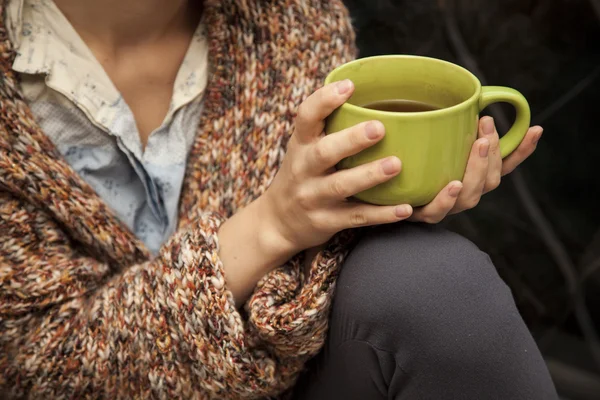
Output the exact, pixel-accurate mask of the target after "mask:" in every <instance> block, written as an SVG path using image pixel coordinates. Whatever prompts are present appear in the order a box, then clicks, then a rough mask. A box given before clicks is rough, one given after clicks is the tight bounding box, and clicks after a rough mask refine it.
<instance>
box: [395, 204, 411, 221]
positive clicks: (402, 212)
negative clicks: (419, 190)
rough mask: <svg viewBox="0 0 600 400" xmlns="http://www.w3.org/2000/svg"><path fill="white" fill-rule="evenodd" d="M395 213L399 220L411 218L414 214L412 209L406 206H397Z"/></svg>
mask: <svg viewBox="0 0 600 400" xmlns="http://www.w3.org/2000/svg"><path fill="white" fill-rule="evenodd" d="M394 213H395V214H396V217H398V218H406V217H408V216H410V214H412V207H411V206H409V205H406V204H405V205H402V206H397V207H396V209H395V210H394Z"/></svg>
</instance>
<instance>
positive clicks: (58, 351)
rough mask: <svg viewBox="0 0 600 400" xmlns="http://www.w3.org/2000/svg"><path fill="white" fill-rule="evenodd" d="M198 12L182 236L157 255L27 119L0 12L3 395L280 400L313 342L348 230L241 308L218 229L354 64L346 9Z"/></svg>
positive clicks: (218, 6) (303, 4)
mask: <svg viewBox="0 0 600 400" xmlns="http://www.w3.org/2000/svg"><path fill="white" fill-rule="evenodd" d="M4 11H5V2H4V0H0V17H2V16H3V13H4ZM205 13H206V15H205V17H206V21H207V26H208V35H209V46H210V65H211V71H212V76H211V78H210V82H209V86H208V88H207V92H206V99H205V108H204V111H203V114H202V117H201V121H200V125H199V128H198V134H197V137H196V140H195V144H194V146H193V149H192V150H191V153H190V156H189V160H188V166H187V171H186V178H185V182H184V188H183V192H182V197H181V204H180V223H179V228H178V232H177V233H176V234H175V235H174V236H173V237H172V238H171V239H170V240H169V241H168V243H167V244H166V245H165V246H164V247H163V248H162V249H161V251H160V254H159V255H158V256H157V257H156V258H151V257H150V255H149V252H148V251H147V249H146V248H145V247H144V245H143V244H142V243H141V242H140V241H139V240H138V239H137V238H136V237H135V236H134V235H133V234H132V233H131V232H130V231H129V230H128V228H127V227H126V226H125V225H124V224H123V223H122V222H121V221H119V220H118V219H117V218H116V217H115V215H114V214H113V213H112V212H111V211H110V210H109V208H108V207H107V206H106V204H104V203H103V202H102V200H101V199H100V198H99V197H98V195H97V194H96V193H95V192H94V191H93V190H92V189H91V188H90V187H89V186H88V185H87V184H86V183H85V182H84V181H83V180H82V179H81V177H80V176H78V175H77V174H76V173H75V172H74V171H73V170H72V169H71V167H70V166H69V165H68V164H67V163H66V162H65V160H64V159H63V158H62V157H61V156H60V154H59V152H58V151H57V150H56V148H55V146H54V145H53V143H52V142H51V141H50V140H49V139H48V138H47V137H46V136H45V135H44V133H43V132H42V131H41V130H40V128H39V127H38V125H37V124H36V121H35V120H34V118H33V117H32V114H31V111H30V110H29V109H28V106H27V104H26V103H25V102H24V101H23V97H22V95H21V93H20V92H19V82H18V78H17V75H16V73H14V72H13V71H11V69H10V67H11V65H12V60H13V59H14V56H15V54H14V50H13V48H12V46H11V43H10V41H9V40H8V37H7V35H6V30H5V29H4V26H3V23H2V22H1V21H2V20H3V19H4V18H0V390H1V392H0V397H9V398H35V399H54V398H77V399H79V398H123V399H130V398H160V399H175V398H186V399H213V398H215V399H229V398H260V397H266V396H277V395H279V394H281V393H282V392H284V391H285V390H286V389H288V388H290V387H292V386H293V384H294V382H295V379H296V378H297V376H298V374H299V372H300V371H301V370H302V368H303V365H304V363H305V362H306V360H307V359H309V358H310V357H311V356H313V355H315V354H316V352H317V351H318V350H319V349H320V348H321V346H322V344H323V341H324V338H325V335H326V329H327V314H328V309H329V305H330V302H331V297H332V294H333V290H334V286H335V279H336V274H337V273H338V271H339V267H340V264H341V263H342V262H343V260H344V257H345V254H346V253H347V251H348V249H349V246H350V239H351V238H350V236H352V235H351V233H349V232H345V233H342V234H340V235H337V236H336V237H335V238H334V239H333V240H332V241H330V242H329V243H328V245H327V246H326V248H325V250H323V251H321V252H320V253H319V254H318V255H317V256H316V258H315V259H314V260H313V261H312V264H311V265H312V268H311V270H310V272H309V273H308V274H307V275H306V276H305V275H304V274H303V273H302V269H301V268H300V264H301V262H302V255H298V256H296V257H294V258H293V259H292V260H289V262H287V263H286V264H285V265H283V266H281V267H280V268H278V269H277V270H275V271H273V272H272V273H270V274H268V275H267V276H265V277H264V278H263V279H262V280H261V281H260V282H259V283H258V285H257V287H256V289H255V291H254V293H253V295H252V296H251V298H250V299H249V301H248V302H247V304H246V305H245V308H244V310H243V312H239V311H238V310H236V307H235V305H234V302H233V299H232V296H231V293H230V292H229V291H228V289H227V286H226V285H225V278H224V272H223V267H222V263H221V261H220V260H219V244H218V237H217V230H218V228H219V226H220V224H221V223H222V221H224V220H225V219H227V218H228V217H230V216H231V215H232V214H233V213H235V212H236V210H238V209H240V208H241V207H244V206H245V205H247V204H248V203H249V202H251V201H252V200H253V199H255V198H256V197H257V196H259V195H260V194H262V193H263V192H264V190H265V189H266V187H267V186H268V185H269V183H270V182H271V180H272V179H273V177H274V175H275V173H276V171H277V169H278V166H279V165H280V163H281V161H282V159H283V156H284V152H285V146H286V142H287V139H288V138H289V136H290V135H291V134H292V133H293V119H294V115H295V112H296V109H297V106H298V105H299V104H300V103H301V102H302V101H303V99H304V98H306V97H307V96H308V95H309V94H310V93H312V92H313V91H314V90H315V89H316V88H317V87H319V86H320V85H321V84H322V82H323V79H324V77H325V75H326V74H327V72H329V71H330V70H331V69H332V68H334V67H335V66H336V65H339V64H340V63H342V62H345V61H348V60H350V59H351V58H352V57H353V56H354V44H353V40H354V37H353V32H352V29H351V27H350V24H349V19H348V15H347V11H346V9H345V8H344V6H343V5H342V3H341V1H340V0H206V1H205ZM258 234H260V232H258Z"/></svg>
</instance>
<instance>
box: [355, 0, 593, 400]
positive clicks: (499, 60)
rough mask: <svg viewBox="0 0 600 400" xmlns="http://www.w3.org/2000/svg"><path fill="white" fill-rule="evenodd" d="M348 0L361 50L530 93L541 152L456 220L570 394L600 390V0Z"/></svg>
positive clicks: (502, 115)
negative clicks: (453, 69)
mask: <svg viewBox="0 0 600 400" xmlns="http://www.w3.org/2000/svg"><path fill="white" fill-rule="evenodd" d="M345 2H346V5H347V6H348V8H349V9H350V12H351V14H352V17H353V21H354V26H355V28H356V30H357V35H358V36H357V42H358V46H359V49H360V56H361V57H366V56H371V55H378V54H417V55H426V56H431V57H436V58H442V59H445V60H448V61H452V62H455V63H457V64H460V65H462V66H464V67H466V68H468V69H469V70H471V71H472V72H474V73H475V74H476V75H477V76H478V77H479V78H480V79H481V80H482V82H483V83H488V84H493V85H505V86H510V87H514V88H516V89H518V90H520V91H521V92H522V93H523V94H524V95H525V96H526V97H527V98H528V99H529V101H530V104H531V109H532V115H533V120H532V125H533V124H540V125H543V126H544V128H545V131H544V136H543V138H542V140H541V142H540V144H539V145H538V149H537V151H536V153H535V154H534V156H532V158H531V159H530V160H528V161H527V162H526V163H525V164H524V165H523V166H522V167H520V168H519V170H518V172H516V173H514V174H512V175H511V176H510V177H506V178H505V179H504V181H503V184H502V185H501V187H500V188H499V189H498V190H496V191H495V192H493V193H491V194H489V195H486V196H485V198H484V199H483V200H482V202H481V204H480V205H479V206H478V207H477V208H476V209H475V210H472V211H470V212H467V213H464V215H460V216H456V217H453V218H452V219H451V220H450V221H449V222H448V224H449V227H450V228H451V229H452V230H455V231H457V232H459V233H461V234H463V235H465V236H467V237H468V238H469V239H471V240H472V241H474V242H475V243H476V244H478V245H479V247H480V248H481V249H482V250H484V251H486V252H487V253H489V254H490V255H491V256H492V258H493V260H494V262H495V264H496V266H497V267H498V270H499V273H500V274H501V276H502V277H503V278H504V280H505V281H506V282H507V284H508V285H509V286H510V287H511V289H512V291H513V293H514V296H515V299H516V302H517V305H518V307H519V309H520V311H521V313H522V315H523V318H524V319H525V321H526V322H527V324H528V326H529V327H530V329H531V331H532V333H533V335H534V337H535V338H536V340H537V342H538V344H539V346H540V348H541V349H542V352H543V353H544V357H545V358H546V360H547V363H548V366H549V369H550V371H551V373H552V376H553V379H554V380H555V382H556V385H557V387H558V389H559V392H560V393H561V395H562V396H563V397H564V398H565V399H572V400H577V399H600V339H599V337H598V336H599V334H598V332H599V331H600V177H598V174H599V173H600V168H599V167H598V163H599V162H600V128H599V126H598V123H597V122H596V121H597V120H598V115H599V114H600V99H599V97H600V0H345ZM486 112H487V113H490V114H492V115H493V116H494V118H495V120H496V123H497V125H498V127H499V129H500V130H501V131H506V126H507V125H509V124H510V123H511V122H512V118H513V116H512V115H511V114H512V110H510V108H504V106H500V107H498V108H495V109H491V110H487V111H486Z"/></svg>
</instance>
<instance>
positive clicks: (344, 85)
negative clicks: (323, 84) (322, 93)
mask: <svg viewBox="0 0 600 400" xmlns="http://www.w3.org/2000/svg"><path fill="white" fill-rule="evenodd" d="M350 89H352V81H351V80H350V79H344V80H343V81H340V82H338V83H337V92H338V94H345V93H348V91H349V90H350Z"/></svg>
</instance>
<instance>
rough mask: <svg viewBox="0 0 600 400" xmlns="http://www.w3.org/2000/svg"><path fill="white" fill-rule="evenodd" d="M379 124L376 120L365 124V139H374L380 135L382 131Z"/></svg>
mask: <svg viewBox="0 0 600 400" xmlns="http://www.w3.org/2000/svg"><path fill="white" fill-rule="evenodd" d="M380 125H381V124H380V123H378V122H369V123H368V124H367V125H366V126H365V133H366V134H367V139H369V140H375V139H379V138H380V137H381V134H382V133H383V132H382V131H381V129H380Z"/></svg>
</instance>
